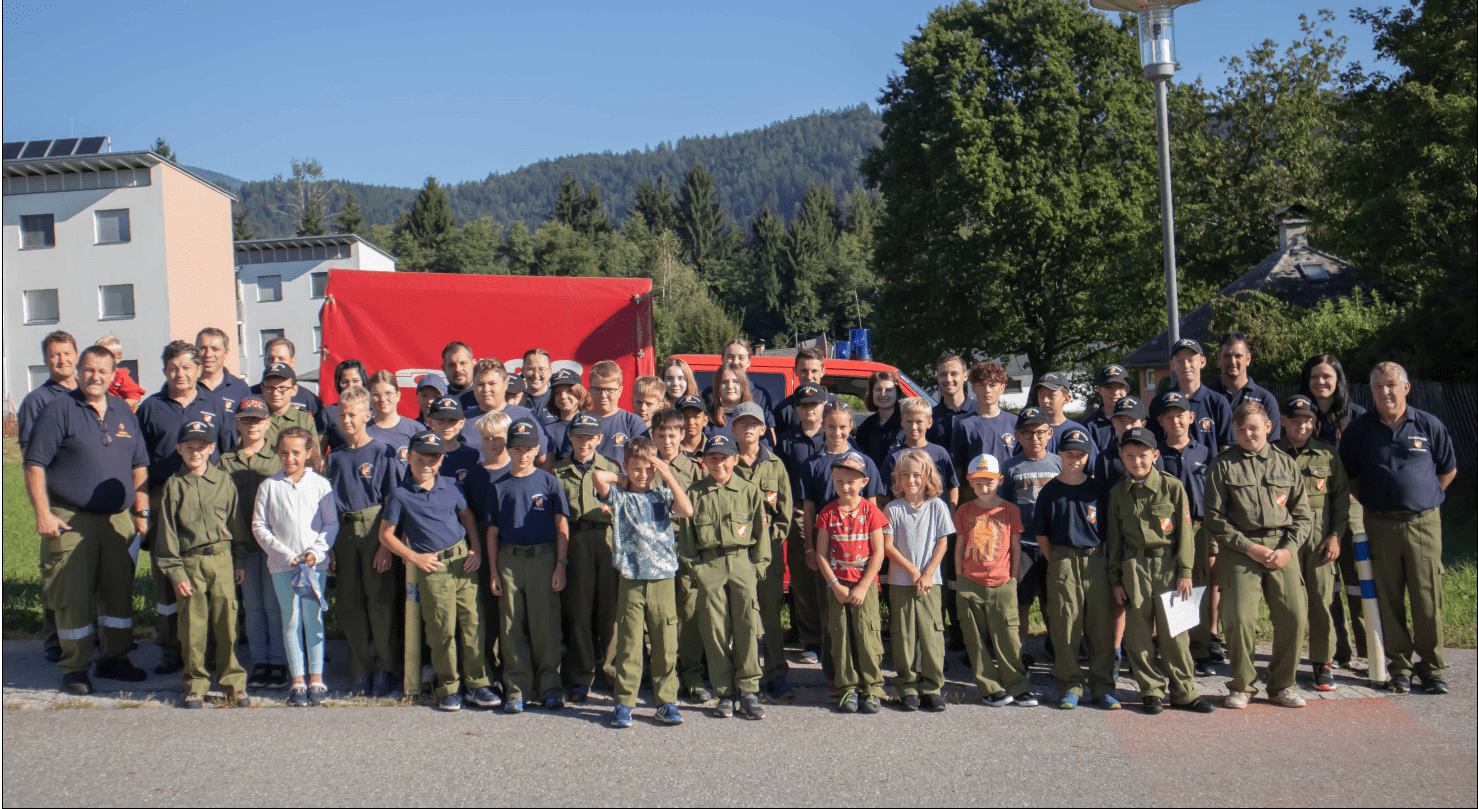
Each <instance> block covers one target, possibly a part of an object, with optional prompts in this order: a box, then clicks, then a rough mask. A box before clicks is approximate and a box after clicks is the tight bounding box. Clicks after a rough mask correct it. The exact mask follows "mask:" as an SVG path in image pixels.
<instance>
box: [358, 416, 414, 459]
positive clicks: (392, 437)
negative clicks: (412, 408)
mask: <svg viewBox="0 0 1478 809" xmlns="http://www.w3.org/2000/svg"><path fill="white" fill-rule="evenodd" d="M364 429H365V432H368V433H369V434H370V438H373V439H375V440H376V441H380V442H383V443H385V444H388V445H389V446H390V447H391V448H392V449H394V450H395V457H396V458H399V459H400V462H401V463H406V462H407V460H408V459H407V457H406V456H407V454H408V453H409V452H410V446H411V437H412V436H414V435H415V434H416V433H419V432H420V431H422V430H424V429H426V425H424V424H422V423H421V422H419V421H416V420H415V419H413V418H407V417H405V416H401V417H400V421H397V422H395V426H394V427H381V426H379V425H378V424H375V423H374V421H371V422H370V423H369V424H368V425H366V426H365V428H364Z"/></svg>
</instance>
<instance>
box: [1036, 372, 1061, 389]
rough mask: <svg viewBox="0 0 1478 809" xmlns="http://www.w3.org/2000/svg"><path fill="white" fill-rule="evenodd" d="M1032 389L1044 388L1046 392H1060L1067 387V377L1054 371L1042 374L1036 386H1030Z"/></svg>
mask: <svg viewBox="0 0 1478 809" xmlns="http://www.w3.org/2000/svg"><path fill="white" fill-rule="evenodd" d="M1032 387H1033V388H1046V389H1048V390H1062V389H1063V388H1065V387H1067V377H1065V376H1063V375H1062V374H1059V373H1057V372H1055V371H1053V372H1051V373H1045V374H1042V376H1041V378H1040V379H1038V380H1037V384H1035V385H1032Z"/></svg>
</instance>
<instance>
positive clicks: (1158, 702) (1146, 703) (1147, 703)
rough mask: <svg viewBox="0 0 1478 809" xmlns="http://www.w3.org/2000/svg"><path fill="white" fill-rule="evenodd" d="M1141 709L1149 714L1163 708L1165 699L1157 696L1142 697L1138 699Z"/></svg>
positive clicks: (1156, 712) (1151, 714)
mask: <svg viewBox="0 0 1478 809" xmlns="http://www.w3.org/2000/svg"><path fill="white" fill-rule="evenodd" d="M1140 702H1141V705H1142V709H1143V710H1144V712H1145V713H1146V714H1148V715H1150V716H1154V715H1155V714H1158V713H1160V712H1161V711H1163V710H1165V701H1164V700H1162V699H1160V698H1159V697H1144V698H1142V699H1141V700H1140Z"/></svg>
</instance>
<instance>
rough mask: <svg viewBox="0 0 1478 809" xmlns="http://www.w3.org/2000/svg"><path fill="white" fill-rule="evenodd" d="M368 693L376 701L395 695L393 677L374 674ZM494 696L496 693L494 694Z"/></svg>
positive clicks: (391, 675) (388, 674) (379, 673)
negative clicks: (372, 685) (371, 687)
mask: <svg viewBox="0 0 1478 809" xmlns="http://www.w3.org/2000/svg"><path fill="white" fill-rule="evenodd" d="M370 693H371V694H372V695H373V696H374V697H375V698H377V699H384V698H385V697H388V696H390V695H391V694H394V693H395V675H394V674H392V673H391V672H388V671H380V672H375V683H374V688H373V689H372V690H371V691H370ZM494 696H496V692H494Z"/></svg>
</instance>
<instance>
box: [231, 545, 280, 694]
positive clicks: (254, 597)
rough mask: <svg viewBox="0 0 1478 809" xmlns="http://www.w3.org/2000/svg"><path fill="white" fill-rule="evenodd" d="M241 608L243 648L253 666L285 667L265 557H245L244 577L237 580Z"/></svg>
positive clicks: (278, 612)
mask: <svg viewBox="0 0 1478 809" xmlns="http://www.w3.org/2000/svg"><path fill="white" fill-rule="evenodd" d="M241 606H242V609H243V611H244V612H245V613H246V646H247V648H248V649H250V650H251V662H252V664H253V665H257V666H260V665H268V666H286V665H287V654H286V653H285V652H283V651H282V606H281V605H280V604H278V603H277V592H276V588H275V587H274V586H273V584H272V574H271V573H270V572H268V571H267V554H265V553H253V554H248V555H247V557H246V578H245V579H243V580H242V581H241Z"/></svg>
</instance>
